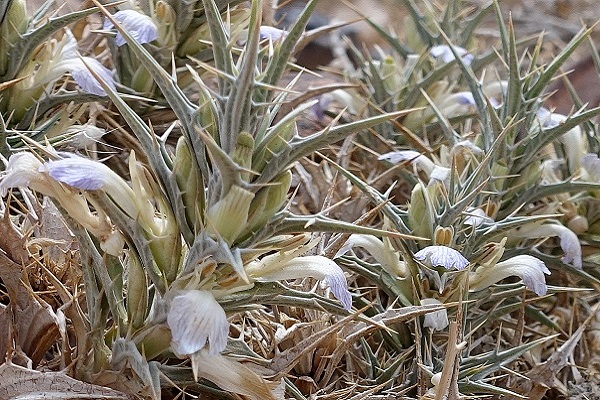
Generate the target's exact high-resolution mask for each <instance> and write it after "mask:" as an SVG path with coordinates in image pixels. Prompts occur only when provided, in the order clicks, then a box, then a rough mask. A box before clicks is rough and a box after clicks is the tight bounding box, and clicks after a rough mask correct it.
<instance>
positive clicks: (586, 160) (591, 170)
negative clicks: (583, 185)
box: [581, 153, 600, 182]
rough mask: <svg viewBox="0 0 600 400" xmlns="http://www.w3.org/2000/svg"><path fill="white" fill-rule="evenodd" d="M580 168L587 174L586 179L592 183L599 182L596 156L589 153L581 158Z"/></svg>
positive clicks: (599, 174)
mask: <svg viewBox="0 0 600 400" xmlns="http://www.w3.org/2000/svg"><path fill="white" fill-rule="evenodd" d="M581 166H582V167H583V168H584V169H585V172H587V174H588V179H590V180H591V181H593V182H600V158H598V155H596V154H593V153H590V154H586V155H584V156H583V157H582V158H581Z"/></svg>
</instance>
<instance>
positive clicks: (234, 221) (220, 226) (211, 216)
mask: <svg viewBox="0 0 600 400" xmlns="http://www.w3.org/2000/svg"><path fill="white" fill-rule="evenodd" d="M253 199H254V193H252V192H250V191H248V190H246V189H244V188H241V187H239V186H235V185H234V186H231V189H229V192H228V193H227V194H226V195H225V196H224V197H223V198H222V199H220V200H219V201H218V202H217V203H216V204H213V205H212V206H211V207H210V208H209V209H208V212H207V215H206V225H207V229H208V231H209V233H212V234H215V235H218V236H220V237H222V238H223V239H224V240H225V241H226V242H227V243H228V244H232V243H234V242H235V240H236V239H237V238H238V237H239V235H240V233H242V232H243V230H244V229H245V228H246V225H247V223H248V212H249V210H250V204H251V202H252V200H253Z"/></svg>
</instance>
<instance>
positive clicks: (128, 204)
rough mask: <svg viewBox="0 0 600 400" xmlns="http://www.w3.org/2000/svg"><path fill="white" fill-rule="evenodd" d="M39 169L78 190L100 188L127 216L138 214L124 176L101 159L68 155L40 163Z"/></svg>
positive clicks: (133, 195) (131, 191)
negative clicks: (94, 159) (100, 160)
mask: <svg viewBox="0 0 600 400" xmlns="http://www.w3.org/2000/svg"><path fill="white" fill-rule="evenodd" d="M39 171H40V172H43V173H45V174H48V175H49V176H50V177H51V178H52V179H54V180H55V181H57V182H60V183H62V184H65V185H67V186H69V187H71V188H74V189H78V190H102V191H104V192H106V193H107V194H109V195H110V196H111V197H112V199H113V200H114V201H115V202H116V203H117V204H118V205H119V206H120V207H122V208H123V209H124V210H125V211H126V212H127V213H128V214H129V215H130V216H132V217H136V216H138V215H139V213H140V212H139V210H138V207H137V206H136V204H135V199H136V196H135V194H134V192H133V190H132V189H131V188H130V187H129V186H128V185H127V183H126V182H125V180H124V179H123V178H121V177H120V176H119V175H117V174H116V173H115V172H114V171H113V170H111V169H110V168H109V167H107V166H106V165H104V164H103V163H101V162H98V161H93V160H90V159H87V158H84V157H80V156H76V155H70V156H69V157H65V158H63V159H60V160H53V161H48V162H47V163H45V164H43V165H40V167H39Z"/></svg>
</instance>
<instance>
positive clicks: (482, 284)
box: [469, 254, 550, 296]
mask: <svg viewBox="0 0 600 400" xmlns="http://www.w3.org/2000/svg"><path fill="white" fill-rule="evenodd" d="M544 274H546V275H550V270H549V269H548V268H547V267H546V264H544V262H543V261H542V260H540V259H538V258H536V257H533V256H530V255H526V254H522V255H519V256H515V257H512V258H509V259H508V260H505V261H501V262H499V263H497V264H496V265H495V266H493V267H490V268H482V267H480V268H478V269H477V270H476V271H475V272H474V273H471V275H470V276H469V286H470V288H471V289H472V290H482V289H484V288H486V287H489V286H491V285H493V284H494V283H497V282H499V281H501V280H502V279H504V278H507V277H509V276H518V277H520V278H521V279H522V280H523V283H524V284H525V286H526V287H527V288H529V289H531V290H533V292H535V294H537V295H538V296H543V295H545V294H546V292H547V290H548V289H547V286H546V277H545V276H544Z"/></svg>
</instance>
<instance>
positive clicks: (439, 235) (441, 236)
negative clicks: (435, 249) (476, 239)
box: [433, 226, 454, 246]
mask: <svg viewBox="0 0 600 400" xmlns="http://www.w3.org/2000/svg"><path fill="white" fill-rule="evenodd" d="M453 238H454V228H453V227H451V226H449V227H446V228H444V227H441V226H438V227H436V228H435V235H434V240H433V242H434V244H435V245H438V246H450V244H451V243H452V239H453Z"/></svg>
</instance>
